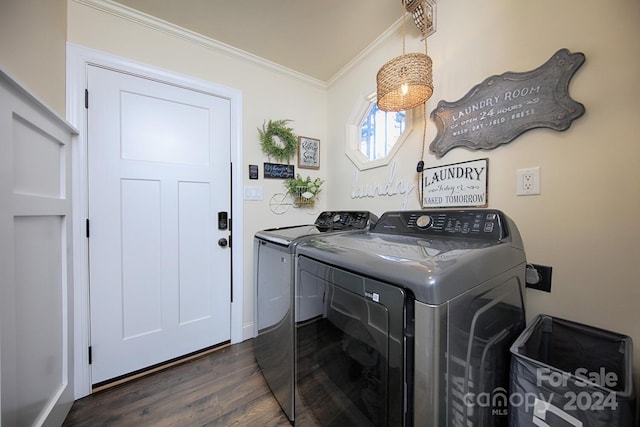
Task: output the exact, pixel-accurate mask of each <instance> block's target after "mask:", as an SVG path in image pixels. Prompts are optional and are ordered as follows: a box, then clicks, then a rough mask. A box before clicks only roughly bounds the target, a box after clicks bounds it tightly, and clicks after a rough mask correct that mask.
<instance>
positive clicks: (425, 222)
mask: <svg viewBox="0 0 640 427" xmlns="http://www.w3.org/2000/svg"><path fill="white" fill-rule="evenodd" d="M416 225H417V226H418V228H427V227H428V226H430V225H431V217H430V216H429V215H420V216H419V217H418V219H416Z"/></svg>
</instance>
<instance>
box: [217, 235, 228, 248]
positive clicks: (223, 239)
mask: <svg viewBox="0 0 640 427" xmlns="http://www.w3.org/2000/svg"><path fill="white" fill-rule="evenodd" d="M228 244H229V242H227V239H225V238H224V237H223V238H222V239H220V240H218V246H220V247H221V248H224V247H226V246H227V245H228Z"/></svg>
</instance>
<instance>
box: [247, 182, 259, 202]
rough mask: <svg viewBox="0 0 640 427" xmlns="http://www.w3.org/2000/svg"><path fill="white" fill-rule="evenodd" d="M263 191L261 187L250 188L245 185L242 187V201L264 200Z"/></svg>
mask: <svg viewBox="0 0 640 427" xmlns="http://www.w3.org/2000/svg"><path fill="white" fill-rule="evenodd" d="M263 193H264V191H263V189H262V186H257V185H256V186H252V185H245V186H244V199H245V200H263V199H264V194H263Z"/></svg>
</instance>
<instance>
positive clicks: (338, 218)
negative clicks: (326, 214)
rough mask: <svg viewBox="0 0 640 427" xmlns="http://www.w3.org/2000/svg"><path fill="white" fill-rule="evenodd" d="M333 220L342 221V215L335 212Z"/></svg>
mask: <svg viewBox="0 0 640 427" xmlns="http://www.w3.org/2000/svg"><path fill="white" fill-rule="evenodd" d="M333 222H340V215H339V214H335V215H334V216H333Z"/></svg>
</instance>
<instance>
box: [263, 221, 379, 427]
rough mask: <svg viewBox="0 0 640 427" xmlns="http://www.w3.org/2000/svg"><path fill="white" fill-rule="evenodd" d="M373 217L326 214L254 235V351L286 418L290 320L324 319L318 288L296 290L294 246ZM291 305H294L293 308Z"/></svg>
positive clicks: (290, 413)
mask: <svg viewBox="0 0 640 427" xmlns="http://www.w3.org/2000/svg"><path fill="white" fill-rule="evenodd" d="M376 219H377V217H376V216H375V215H374V214H372V213H370V212H366V211H325V212H322V213H321V214H320V215H319V216H318V218H317V219H316V221H315V223H314V224H309V225H296V226H290V227H281V228H272V229H267V230H263V231H259V232H257V233H256V234H255V237H254V285H255V290H256V312H255V319H256V323H257V326H258V334H257V336H256V339H255V342H254V352H255V356H256V360H257V362H258V365H259V366H260V368H261V370H262V373H263V375H264V377H265V379H266V381H267V383H268V384H269V387H270V388H271V391H272V392H273V394H274V396H275V397H276V399H277V400H278V403H280V406H281V407H282V409H283V410H284V412H285V413H286V415H287V417H288V418H289V419H290V420H291V421H293V419H294V409H293V405H294V396H293V393H294V363H295V360H294V319H295V321H306V320H309V319H312V318H314V317H317V316H320V315H322V308H323V303H322V297H323V294H322V289H318V288H316V287H315V285H313V284H305V285H302V286H296V284H295V265H294V261H295V259H294V254H295V249H296V246H297V245H298V244H299V243H301V242H303V241H304V240H306V239H309V238H312V237H314V236H318V235H333V234H344V233H351V232H357V231H364V230H366V229H367V228H368V227H369V226H370V224H371V223H372V222H375V220H376ZM294 301H295V307H296V309H295V310H294Z"/></svg>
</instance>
